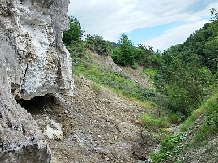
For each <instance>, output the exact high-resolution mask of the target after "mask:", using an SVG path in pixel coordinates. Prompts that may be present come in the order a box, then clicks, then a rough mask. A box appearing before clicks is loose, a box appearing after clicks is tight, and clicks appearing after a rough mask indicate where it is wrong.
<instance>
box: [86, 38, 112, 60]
mask: <svg viewBox="0 0 218 163" xmlns="http://www.w3.org/2000/svg"><path fill="white" fill-rule="evenodd" d="M86 47H87V48H88V49H90V50H92V51H94V52H96V53H98V54H99V55H106V56H107V55H109V54H110V52H111V44H110V43H109V42H108V41H106V40H104V39H103V37H101V36H98V35H87V38H86Z"/></svg>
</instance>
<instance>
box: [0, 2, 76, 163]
mask: <svg viewBox="0 0 218 163" xmlns="http://www.w3.org/2000/svg"><path fill="white" fill-rule="evenodd" d="M68 4H69V0H0V162H35V163H36V162H49V160H50V150H49V148H48V147H47V143H46V142H45V141H44V140H43V139H44V137H43V135H42V134H41V131H40V130H39V128H38V127H37V124H36V123H35V122H34V120H33V118H32V116H31V115H30V114H28V113H27V111H26V110H24V109H23V108H22V107H21V106H20V105H19V104H17V102H16V100H20V99H24V100H29V99H31V98H33V97H35V96H44V95H45V94H51V93H60V94H63V95H68V96H71V95H72V94H73V87H74V84H73V80H72V73H71V70H72V68H71V59H70V56H69V53H68V51H67V50H66V48H65V47H64V46H63V43H62V33H63V31H64V30H66V29H67V27H68V19H67V15H66V13H67V7H68ZM15 99H16V100H15Z"/></svg>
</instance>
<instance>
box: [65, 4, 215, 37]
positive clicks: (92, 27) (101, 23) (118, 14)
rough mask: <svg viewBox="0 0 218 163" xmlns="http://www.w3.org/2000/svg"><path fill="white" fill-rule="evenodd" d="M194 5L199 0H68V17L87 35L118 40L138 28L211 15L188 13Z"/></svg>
mask: <svg viewBox="0 0 218 163" xmlns="http://www.w3.org/2000/svg"><path fill="white" fill-rule="evenodd" d="M197 2H199V0H191V1H190V0H183V1H175V0H161V1H159V0H146V1H145V0H113V1H109V0H84V1H83V0H71V3H70V6H69V15H73V16H75V17H77V18H78V19H79V21H80V23H81V25H82V27H83V28H84V29H85V31H86V33H89V34H98V35H101V36H103V37H104V38H105V39H107V40H110V41H117V40H118V38H119V37H120V34H122V33H128V32H131V31H133V30H136V29H138V28H146V27H153V26H156V25H161V24H166V23H170V22H175V21H184V22H186V23H193V22H196V21H201V17H202V16H203V15H209V14H210V13H209V9H205V10H204V11H200V12H197V13H193V11H192V12H191V11H190V12H187V9H188V8H189V7H190V6H191V5H194V4H195V3H197ZM206 2H207V1H205V3H206ZM213 6H214V5H213Z"/></svg>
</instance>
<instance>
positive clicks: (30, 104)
mask: <svg viewBox="0 0 218 163" xmlns="http://www.w3.org/2000/svg"><path fill="white" fill-rule="evenodd" d="M17 102H18V103H19V104H20V105H21V106H22V107H23V108H24V109H26V110H27V111H28V112H29V113H31V114H43V113H45V112H46V111H47V109H48V108H51V107H52V106H54V105H55V97H54V96H52V95H50V94H46V95H45V96H35V97H33V98H32V99H30V100H24V99H21V100H17Z"/></svg>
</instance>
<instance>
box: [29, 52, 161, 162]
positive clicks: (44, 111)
mask: <svg viewBox="0 0 218 163" xmlns="http://www.w3.org/2000/svg"><path fill="white" fill-rule="evenodd" d="M89 55H91V56H90V57H91V58H92V63H90V64H94V66H97V67H98V66H99V67H98V69H100V67H102V66H104V68H106V69H111V70H116V72H114V73H117V71H119V70H121V69H120V68H119V67H118V66H117V65H115V64H114V63H113V61H112V60H111V59H110V58H108V57H104V56H96V57H95V55H94V54H93V53H92V54H89ZM91 58H89V59H91ZM89 59H88V60H89ZM99 60H101V61H99ZM96 62H98V63H99V64H97V65H96V64H95V63H96ZM84 73H87V71H84ZM84 75H85V74H84ZM126 75H127V74H125V76H126ZM74 78H75V85H76V89H75V92H74V97H73V100H72V101H71V102H70V103H68V104H67V107H65V108H63V107H62V106H61V105H59V101H56V100H55V101H54V100H53V99H52V98H51V97H47V98H46V99H41V100H42V102H43V101H44V102H43V103H44V104H45V105H43V106H42V105H38V106H36V107H35V108H34V107H29V108H28V107H27V108H28V111H29V112H31V113H32V115H33V117H34V119H35V120H36V121H37V123H38V124H39V126H40V128H41V129H42V130H43V133H46V132H47V130H48V127H49V128H50V131H51V132H52V133H53V135H52V136H53V138H52V136H51V138H52V139H48V138H49V137H48V136H49V135H47V136H46V137H47V141H48V142H49V145H50V148H51V152H52V161H51V162H52V163H66V162H87V163H89V162H129V163H131V162H132V163H135V162H138V161H139V162H140V161H146V160H148V155H149V152H150V151H151V150H152V149H153V148H154V147H155V145H156V143H157V142H156V141H155V140H151V137H150V136H149V135H148V134H143V133H142V130H141V128H140V127H141V126H140V124H139V123H138V117H139V115H141V114H143V113H145V112H146V109H147V108H146V106H145V105H144V106H143V105H142V104H141V103H139V102H137V101H136V100H133V99H130V98H127V97H124V96H122V95H121V94H119V93H118V94H117V93H115V92H113V91H112V90H110V89H108V88H106V86H103V85H99V84H97V83H95V82H93V81H91V80H88V79H86V77H85V76H83V75H82V73H81V74H80V75H75V76H74ZM128 79H129V78H128ZM130 81H131V80H130ZM59 99H60V98H59ZM39 100H40V99H38V101H39ZM32 102H34V101H32ZM147 107H149V108H151V107H152V106H150V105H149V104H148V105H147ZM37 108H41V109H40V110H39V109H37ZM46 119H52V123H50V122H47V120H46ZM45 126H48V127H45ZM58 126H60V128H58ZM61 126H62V127H61ZM62 131H63V135H61V134H60V133H61V132H62Z"/></svg>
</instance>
